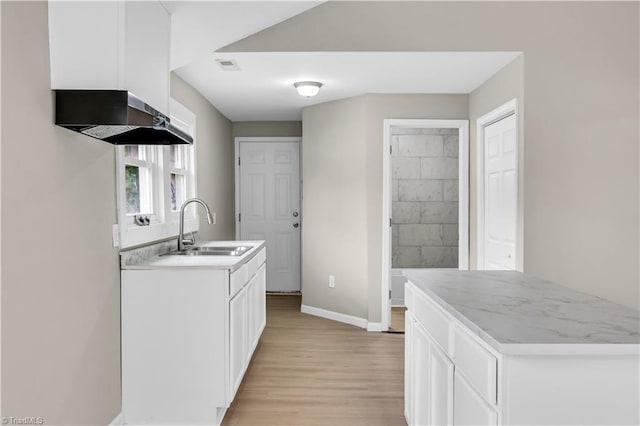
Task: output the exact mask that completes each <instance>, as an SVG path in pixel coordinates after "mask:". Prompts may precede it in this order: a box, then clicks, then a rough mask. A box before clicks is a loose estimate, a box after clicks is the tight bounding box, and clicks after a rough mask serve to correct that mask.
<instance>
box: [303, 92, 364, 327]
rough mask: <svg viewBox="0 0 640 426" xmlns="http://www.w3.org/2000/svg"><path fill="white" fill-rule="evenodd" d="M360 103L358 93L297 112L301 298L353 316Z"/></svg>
mask: <svg viewBox="0 0 640 426" xmlns="http://www.w3.org/2000/svg"><path fill="white" fill-rule="evenodd" d="M365 106H366V104H365V97H362V96H361V97H357V98H349V99H344V100H340V101H335V102H328V103H325V104H321V105H316V106H313V107H309V108H305V109H304V110H303V111H302V121H303V122H304V131H303V136H302V145H303V148H302V173H303V177H302V180H303V182H304V189H303V193H304V197H303V200H302V212H303V222H302V223H303V225H302V303H303V304H304V305H308V306H313V307H316V308H321V309H327V310H330V311H334V312H341V313H344V314H348V315H353V316H356V317H359V318H367V312H368V306H367V304H368V300H367V292H368V278H367V268H366V265H367V256H368V253H367V250H366V247H367V208H366V203H367V180H366V178H367V177H366V169H367V164H366V156H364V155H363V152H364V151H365V148H366V143H367V140H366V138H365V133H364V128H365ZM329 275H334V276H335V279H336V282H335V284H336V285H335V287H334V288H329V286H328V280H329Z"/></svg>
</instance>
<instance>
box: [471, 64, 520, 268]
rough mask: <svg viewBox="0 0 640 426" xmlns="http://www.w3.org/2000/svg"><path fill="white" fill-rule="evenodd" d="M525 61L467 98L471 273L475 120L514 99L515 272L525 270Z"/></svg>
mask: <svg viewBox="0 0 640 426" xmlns="http://www.w3.org/2000/svg"><path fill="white" fill-rule="evenodd" d="M524 61H525V58H524V56H523V55H520V56H518V57H517V58H516V59H514V60H513V61H512V62H511V63H509V64H508V65H507V66H505V67H504V68H502V69H501V70H500V71H498V72H497V73H496V74H495V75H493V76H492V77H491V78H490V79H489V80H487V81H486V82H485V83H484V84H482V85H481V86H480V87H478V88H477V89H476V90H474V91H473V92H471V93H470V94H469V118H470V120H469V129H470V134H469V139H470V141H469V158H470V159H471V160H470V161H469V169H470V170H469V176H470V178H471V185H470V188H469V197H470V199H469V218H470V221H469V243H470V246H471V247H470V254H469V264H470V267H471V269H475V268H476V267H477V261H478V253H477V252H478V222H477V214H478V211H477V207H478V202H477V198H478V185H477V177H476V175H477V173H478V167H477V164H478V163H477V158H478V150H477V149H476V148H477V146H478V144H477V141H476V137H477V130H476V126H477V124H478V118H480V117H482V116H483V115H485V114H486V113H488V112H490V111H492V110H494V109H496V108H497V107H499V106H501V105H504V104H505V103H507V102H509V101H510V100H511V99H514V98H515V99H516V101H517V108H518V219H517V222H516V269H518V270H519V271H522V270H523V267H524V258H525V253H524V199H525V194H524V178H525V166H526V164H525V154H524V153H525V150H526V147H525V146H524V140H525V138H524V137H523V135H524V121H525V120H524V117H525V99H524Z"/></svg>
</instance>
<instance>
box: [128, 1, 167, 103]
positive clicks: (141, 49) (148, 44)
mask: <svg viewBox="0 0 640 426" xmlns="http://www.w3.org/2000/svg"><path fill="white" fill-rule="evenodd" d="M124 17H125V26H124V47H125V49H124V52H125V57H124V88H125V89H127V90H129V91H130V92H132V93H133V94H135V95H136V96H137V97H139V98H140V99H142V100H143V101H144V102H146V103H148V104H149V105H151V106H152V107H154V108H155V109H157V110H158V111H160V112H162V113H164V114H168V113H169V78H170V77H169V73H170V70H169V50H170V45H171V40H170V38H169V37H170V32H171V18H170V16H169V14H168V13H167V10H166V9H165V8H164V6H163V5H162V4H160V2H158V1H133V2H130V1H127V2H125V3H124Z"/></svg>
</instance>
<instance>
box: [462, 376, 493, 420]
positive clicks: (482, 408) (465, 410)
mask: <svg viewBox="0 0 640 426" xmlns="http://www.w3.org/2000/svg"><path fill="white" fill-rule="evenodd" d="M454 376H455V382H454V396H453V423H454V425H474V426H495V425H497V424H498V415H497V413H496V412H495V411H494V410H493V409H492V408H491V407H490V406H489V405H488V404H487V403H486V402H485V401H484V400H483V399H482V397H481V396H480V395H478V394H477V393H476V391H475V390H474V389H473V388H472V387H471V385H470V384H469V383H468V382H467V380H466V379H465V378H464V377H462V375H461V374H460V373H459V372H458V371H456V372H455V375H454Z"/></svg>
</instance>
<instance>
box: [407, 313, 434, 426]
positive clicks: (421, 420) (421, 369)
mask: <svg viewBox="0 0 640 426" xmlns="http://www.w3.org/2000/svg"><path fill="white" fill-rule="evenodd" d="M429 340H430V339H429V337H427V334H426V333H425V331H424V330H423V329H422V327H421V326H420V325H414V328H413V333H412V343H411V370H412V375H413V386H412V389H411V392H412V393H413V401H412V405H413V407H412V408H413V413H412V415H411V424H414V425H428V424H430V423H429V412H430V411H431V410H430V407H429V405H430V404H429V390H430V387H431V380H432V378H431V374H430V373H431V371H430V370H431V369H430V368H429V361H430V356H429V350H430V346H431V343H430V341H429ZM425 360H426V361H427V362H425Z"/></svg>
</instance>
